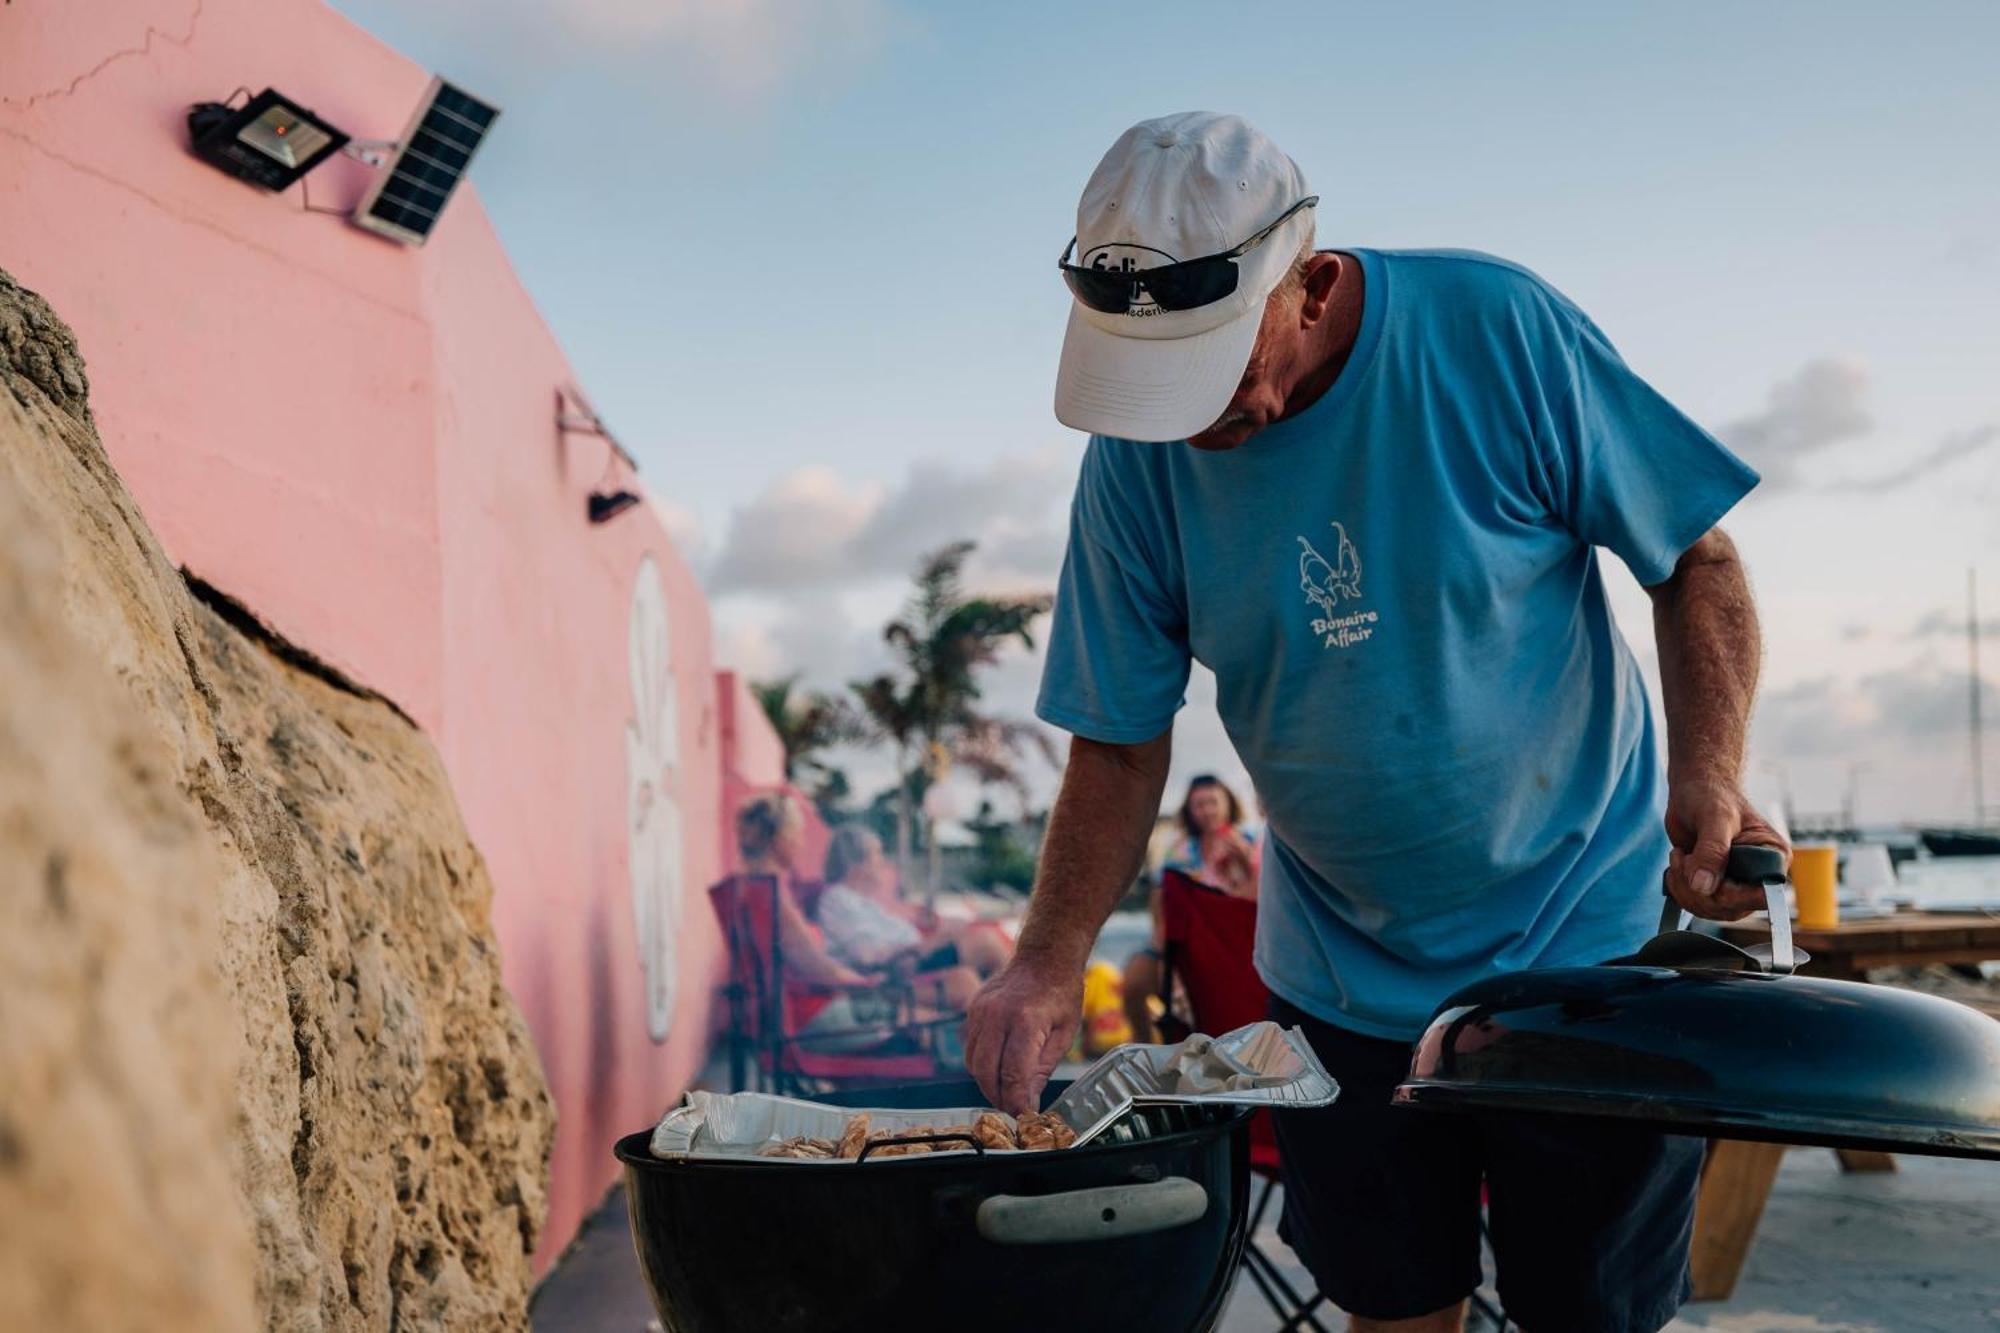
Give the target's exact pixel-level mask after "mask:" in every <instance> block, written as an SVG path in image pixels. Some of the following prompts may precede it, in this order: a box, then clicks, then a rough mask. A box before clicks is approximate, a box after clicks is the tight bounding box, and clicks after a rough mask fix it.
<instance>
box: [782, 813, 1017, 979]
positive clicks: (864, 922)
mask: <svg viewBox="0 0 2000 1333" xmlns="http://www.w3.org/2000/svg"><path fill="white" fill-rule="evenodd" d="M896 888H897V884H896V868H895V866H894V865H892V864H890V861H889V858H888V857H887V856H885V855H884V854H883V851H882V840H881V839H880V838H878V837H876V836H875V834H874V833H873V832H872V831H871V830H869V829H867V828H865V827H863V826H862V825H860V824H843V825H841V826H840V827H839V828H837V829H835V830H834V833H833V845H832V846H831V847H829V848H828V849H827V854H826V888H825V889H824V890H822V891H821V893H820V895H819V904H818V912H819V925H820V929H821V930H822V931H824V932H825V933H826V947H827V952H828V953H830V954H832V955H833V956H834V957H835V958H837V959H839V960H840V961H841V962H843V963H846V964H847V965H848V966H850V967H857V968H888V969H890V970H891V971H893V972H895V973H897V974H898V975H900V976H907V977H909V978H911V979H912V980H913V981H915V982H916V983H917V984H918V985H919V987H920V990H919V993H920V994H923V995H925V996H926V998H930V999H933V1000H935V1001H936V1002H937V1003H939V1004H942V1005H946V1006H948V1007H950V1008H953V1009H963V1008H964V1006H965V1004H966V1003H967V1002H968V1001H970V1000H971V998H972V993H973V991H975V990H977V989H978V988H979V983H980V982H981V981H984V980H985V979H986V978H987V977H990V976H992V975H993V974H994V973H995V972H998V971H999V970H1000V969H1001V968H1002V967H1004V966H1005V965H1006V963H1007V959H1008V958H1009V957H1010V956H1011V955H1012V954H1013V945H1012V943H1011V942H1009V940H1008V939H1007V936H1006V935H1005V933H1004V932H1002V931H1001V930H1000V929H999V928H998V927H997V926H993V925H991V924H989V923H978V922H957V921H945V920H943V919H941V918H939V917H938V915H937V914H936V913H935V912H933V911H931V910H930V909H929V908H922V907H913V906H911V905H910V904H908V903H905V902H904V901H903V900H902V898H901V897H900V896H899V895H898V894H897V892H896ZM933 988H934V989H933Z"/></svg>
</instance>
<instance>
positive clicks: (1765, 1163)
mask: <svg viewBox="0 0 2000 1333" xmlns="http://www.w3.org/2000/svg"><path fill="white" fill-rule="evenodd" d="M1722 937H1723V938H1724V939H1726V940H1728V941H1729V942H1730V943H1731V944H1763V943H1768V942H1769V940H1770V938H1771V925H1770V923H1769V922H1768V921H1764V920H1760V919H1751V920H1748V921H1739V922H1736V923H1734V924H1732V925H1726V926H1724V927H1723V928H1722ZM1792 940H1793V942H1794V943H1795V944H1796V945H1797V946H1798V947H1799V948H1801V949H1803V950H1805V951H1806V952H1807V953H1808V954H1811V955H1812V957H1811V959H1810V960H1809V961H1808V962H1807V963H1806V965H1805V966H1804V967H1802V968H1800V969H1799V970H1800V972H1802V973H1803V974H1805V975H1807V976H1816V977H1835V978H1838V979H1840V980H1842V981H1866V980H1867V979H1868V972H1869V969H1871V968H1877V967H1922V966H1924V965H1926V964H1930V963H1980V962H1985V961H1987V960H1988V959H1993V958H2000V915H1997V916H1983V915H1976V914H1963V915H1961V914H1957V913H1952V914H1945V913H1933V912H1898V913H1896V914H1895V915H1893V916H1878V917H1862V918H1857V919H1855V920H1851V921H1845V922H1842V923H1841V924H1840V925H1838V926H1836V927H1834V928H1833V929H1831V930H1810V929H1807V928H1805V927H1803V926H1794V927H1793V929H1792ZM1996 1007H1997V1008H2000V1006H1996ZM1995 1016H1996V1017H2000V1013H1996V1015H1995ZM1836 1151H1837V1152H1838V1153H1839V1155H1840V1165H1841V1169H1842V1170H1844V1171H1893V1170H1895V1169H1896V1159H1895V1158H1893V1157H1891V1156H1890V1155H1889V1154H1888V1153H1885V1152H1869V1151H1865V1150H1863V1149H1857V1148H1841V1149H1837V1150H1836ZM1784 1155H1785V1147H1784V1145H1783V1144H1777V1143H1749V1142H1744V1141H1741V1140H1737V1139H1711V1140H1709V1144H1708V1160H1707V1161H1706V1162H1704V1163H1703V1165H1702V1172H1701V1193H1700V1195H1699V1197H1698V1198H1697V1199H1696V1202H1695V1213H1694V1250H1693V1253H1692V1255H1691V1256H1690V1265H1691V1267H1692V1269H1693V1276H1694V1298H1695V1299H1696V1300H1698V1301H1719V1300H1727V1299H1728V1298H1729V1294H1730V1292H1732V1291H1734V1290H1735V1289H1736V1279H1737V1276H1738V1275H1739V1274H1740V1273H1741V1272H1742V1271H1743V1260H1744V1257H1745V1256H1746V1255H1748V1254H1749V1252H1750V1241H1751V1239H1752V1238H1753V1237H1754V1236H1755V1235H1756V1234H1757V1221H1758V1219H1759V1218H1761V1217H1762V1216H1763V1215H1764V1203H1765V1201H1766V1200H1767V1199H1768V1198H1769V1197H1770V1194H1771V1182H1772V1181H1774V1180H1775V1179H1776V1178H1777V1175H1778V1164H1779V1163H1780V1162H1781V1161H1783V1160H1784Z"/></svg>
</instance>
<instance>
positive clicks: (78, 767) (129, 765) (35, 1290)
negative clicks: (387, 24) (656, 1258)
mask: <svg viewBox="0 0 2000 1333" xmlns="http://www.w3.org/2000/svg"><path fill="white" fill-rule="evenodd" d="M490 895H491V885H490V883H489V881H488V879H487V876H486V871H485V867H484V865H483V863H482V862H481V860H480V857H479V854H478V852H477V850H476V849H475V848H474V847H473V846H472V844H471V842H470V840H469V839H468V837H467V835H466V831H465V828H464V825H463V823H462V822H461V820H460V818H459V815H458V811H457V808H456V805H455V803H454V801H453V799H452V795H451V789H450V787H449V784H448V783H447V781H446V778H445V774H444V770H443V767H442V765H441V763H440V762H439V759H438V756H437V754H436V752H435V750H434V749H433V747H432V746H431V744H430V742H429V741H428V740H427V739H426V738H425V737H424V736H423V734H422V733H421V732H419V731H418V730H417V729H416V728H415V727H414V726H413V725H412V724H411V723H410V722H409V720H408V719H407V718H405V717H404V716H403V715H402V714H401V713H399V712H398V711H397V710H396V709H395V708H394V707H393V706H392V705H391V704H390V703H388V702H387V701H385V700H383V699H381V698H379V697H377V696H375V695H373V694H371V693H369V692H368V691H367V690H365V689H362V688H360V687H358V686H356V685H355V684H353V683H352V682H349V681H345V680H343V679H341V678H340V677H339V676H338V675H337V674H336V673H334V672H332V671H331V670H328V669H327V668H325V667H323V666H321V665H320V664H318V663H316V662H314V661H313V660H312V659H311V658H310V657H309V656H308V655H306V654H304V653H302V652H300V651H298V650H297V649H295V648H293V647H291V646H289V645H287V644H284V643H282V642H280V641H279V640H278V639H276V638H275V637H274V636H273V635H271V634H270V633H269V632H267V631H266V630H265V629H264V628H263V627H262V626H261V625H259V623H258V622H257V621H256V619H255V618H254V615H253V614H252V613H251V612H250V611H248V610H245V609H244V608H241V607H238V606H235V605H233V604H232V603H230V602H229V601H228V600H227V599H226V598H225V597H223V596H222V595H221V594H219V593H217V592H215V591H214V590H212V589H208V588H205V587H203V586H202V585H200V584H199V583H197V582H194V581H192V580H190V579H188V578H186V577H184V576H183V574H182V573H181V572H180V571H178V570H177V569H175V567H174V566H173V564H172V563H171V562H170V561H169V560H168V558H167V556H166V554H165V553H164V552H163V551H162V550H161V548H160V546H159V544H158V542H157V541H155V540H154V538H153V536H152V534H151V532H150V531H149V529H148V528H147V526H146V523H145V520H144V519H143V517H142V516H141V515H140V514H139V512H138V510H137V508H136V506H135V505H134V503H133V501H132V497H131V496H130V495H129V494H127V493H126V491H125V489H124V487H123V485H122V484H121V483H120V481H119V479H118V476H117V474H116V473H115V471H114V470H113V469H112V467H111V465H110V462H109V460H108V459H107V457H106V455H105V453H104V450H103V447H102V445H101V444H100V443H99V441H98V439H97V434H96V430H95V427H94V425H93V424H92V421H91V417H90V412H89V407H88V386H87V383H86V380H85V376H84V371H83V364H82V361H81V358H80V357H79V355H78V352H77V348H76V345H75V342H74V339H73V338H72V337H71V335H70V333H69V330H68V329H67V328H66V327H65V326H64V325H63V324H62V323H61V321H60V320H58V319H57V318H56V317H55V316H54V314H53V313H52V312H51V311H50V310H49V308H48V307H47V305H46V304H44V303H43V302H42V301H41V300H40V298H38V297H36V296H35V295H34V294H33V293H30V292H27V291H25V290H24V289H22V288H21V287H19V286H18V285H17V284H15V283H14V282H13V281H12V280H11V279H10V278H8V277H7V276H6V275H5V274H4V273H0V1328H10V1329H11V1328H23V1329H27V1328H33V1329H37V1330H70V1329H76V1330H90V1331H91V1333H99V1330H119V1329H147V1330H180V1329H187V1330H201V1333H233V1331H234V1330H238V1329H255V1328H265V1329H272V1330H285V1331H286V1333H330V1331H331V1330H350V1329H352V1330H361V1329H369V1330H374V1329H382V1330H387V1329H390V1328H395V1329H399V1330H410V1329H438V1330H457V1329H466V1330H471V1329H482V1330H483V1329H504V1328H525V1327H526V1323H527V1316H526V1306H527V1296H528V1288H529V1280H530V1272H529V1264H528V1255H529V1253H530V1251H531V1250H532V1249H533V1245H534V1241H535V1237H536V1232H537V1230H538V1228H539V1226H540V1223H541V1219H542V1216H543V1208H544V1199H545V1195H546V1184H547V1161H548V1151H549V1145H550V1141H551V1138H552V1133H553V1125H554V1112H553V1108H552V1105H551V1102H550V1099H549V1096H548V1093H547V1089H546V1086H545V1084H544V1082H543V1078H542V1073H541V1067H540V1064H539V1062H538V1060H537V1058H536V1055H535V1051H534V1048H533V1046H532V1045H531V1044H530V1041H529V1038H528V1033H527V1029H526V1027H525V1025H524V1024H523V1023H522V1021H521V1018H520V1014H519V1012H518V1011H517V1010H516V1008H515V1006H514V1004H513V1001H512V1000H511V999H510V998H509V996H508V994H507V992H506V990H505V989H504V987H503V986H502V984H501V979H500V965H499V958H498V955H497V953H496V949H495V944H494V938H493V933H492V929H491V926H490V924H489V920H488V907H489V900H490Z"/></svg>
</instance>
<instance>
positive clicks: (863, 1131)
mask: <svg viewBox="0 0 2000 1333" xmlns="http://www.w3.org/2000/svg"><path fill="white" fill-rule="evenodd" d="M866 1142H868V1113H867V1112H866V1111H863V1112H861V1113H860V1114H859V1115H852V1116H849V1117H848V1118H847V1128H846V1129H844V1130H842V1131H841V1133H840V1146H839V1148H838V1149H837V1151H838V1153H839V1155H840V1156H842V1157H859V1156H860V1155H861V1145H862V1144H864V1143H866Z"/></svg>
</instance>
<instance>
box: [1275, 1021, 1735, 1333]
mask: <svg viewBox="0 0 2000 1333" xmlns="http://www.w3.org/2000/svg"><path fill="white" fill-rule="evenodd" d="M1271 1016H1272V1017H1273V1018H1275V1019H1277V1020H1278V1021H1279V1022H1280V1023H1283V1024H1285V1025H1286V1026H1287V1027H1291V1026H1297V1027H1300V1028H1303V1029H1304V1030H1305V1033H1306V1035H1307V1037H1308V1038H1309V1039H1310V1040H1311V1042H1312V1044H1313V1049H1314V1050H1315V1051H1317V1052H1318V1053H1319V1058H1320V1060H1321V1061H1322V1062H1323V1063H1324V1064H1325V1065H1326V1068H1327V1072H1328V1073H1330V1074H1332V1075H1333V1077H1334V1079H1335V1081H1336V1082H1338V1083H1339V1084H1340V1098H1339V1100H1337V1101H1336V1102H1335V1103H1334V1104H1333V1105H1332V1106H1329V1107H1326V1108H1325V1109H1323V1110H1317V1111H1279V1112H1277V1113H1276V1121H1277V1130H1278V1147H1279V1150H1280V1151H1281V1152H1282V1153H1283V1155H1284V1172H1285V1175H1284V1179H1285V1216H1284V1221H1283V1223H1282V1225H1281V1230H1280V1234H1282V1235H1283V1237H1284V1239H1285V1241H1286V1243H1287V1244H1289V1245H1290V1246H1291V1247H1292V1248H1293V1249H1294V1250H1296V1251H1297V1252H1298V1255H1299V1258H1300V1259H1301V1260H1302V1261H1303V1262H1304V1263H1305V1265H1306V1267H1307V1269H1309V1270H1310V1271H1311V1272H1312V1275H1313V1277H1314V1278H1315V1279H1316V1280H1317V1281H1318V1282H1319V1285H1320V1290H1321V1291H1323V1292H1325V1293H1326V1296H1327V1298H1328V1299H1329V1300H1331V1301H1332V1302H1334V1304H1336V1305H1338V1306H1340V1308H1341V1309H1343V1310H1345V1311H1347V1312H1348V1313H1349V1314H1355V1315H1361V1316H1363V1317H1365V1318H1372V1319H1410V1318H1414V1317H1416V1316H1418V1315H1422V1314H1428V1313H1430V1312H1431V1311H1433V1310H1442V1309H1444V1308H1445V1307H1447V1306H1449V1305H1453V1304H1455V1303H1456V1302H1458V1301H1460V1300H1462V1299H1463V1298H1464V1297H1465V1296H1467V1295H1468V1294H1470V1293H1471V1292H1472V1290H1473V1289H1474V1288H1475V1287H1477V1286H1478V1285H1479V1280H1480V1254H1479V1218H1480V1192H1481V1185H1482V1184H1483V1185H1484V1186H1485V1195H1486V1210H1487V1220H1488V1224H1489V1227H1490V1231H1491V1239H1492V1245H1493V1254H1494V1260H1495V1263H1496V1266H1497V1268H1498V1271H1499V1283H1498V1285H1499V1293H1500V1303H1501V1304H1502V1305H1503V1306H1505V1307H1506V1310H1507V1315H1508V1317H1509V1318H1511V1319H1512V1320H1513V1321H1514V1322H1515V1323H1517V1324H1520V1325H1521V1326H1522V1327H1524V1328H1526V1329H1529V1330H1532V1333H1655V1330H1657V1329H1659V1328H1660V1327H1661V1326H1663V1325H1664V1324H1666V1323H1667V1321H1668V1320H1670V1319H1672V1318H1673V1316H1674V1311H1676V1310H1677V1309H1679V1308H1680V1305H1681V1302H1683V1301H1685V1300H1686V1299H1687V1297H1688V1275H1687V1260H1688V1242H1689V1240H1690V1238H1691V1237H1692V1235H1693V1231H1694V1197H1695V1187H1696V1185H1697V1184H1698V1182H1699V1179H1700V1175H1701V1157H1702V1141H1701V1140H1700V1139H1692V1138H1685V1137H1682V1136H1678V1135H1667V1134H1659V1133H1655V1132H1653V1131H1651V1130H1647V1129H1643V1128H1639V1127H1636V1126H1632V1125H1624V1124H1618V1123H1615V1122H1604V1121H1590V1120H1569V1119H1561V1118H1556V1117H1536V1116H1500V1115H1492V1116H1486V1115H1453V1114H1447V1113H1443V1112H1437V1111H1420V1110H1414V1109H1410V1108H1407V1107H1395V1106H1391V1105H1390V1104H1389V1094H1390V1092H1391V1090H1393V1089H1394V1088H1395V1086H1396V1084H1398V1083H1400V1082H1401V1081H1402V1080H1403V1078H1404V1076H1405V1075H1406V1074H1408V1072H1409V1067H1410V1050H1409V1047H1408V1046H1407V1045H1405V1044H1404V1043H1401V1042H1394V1041H1382V1040H1379V1039H1377V1038H1374V1037H1363V1036H1360V1035H1358V1034H1356V1033H1352V1032H1348V1031H1347V1030H1345V1029H1343V1028H1337V1027H1334V1026H1333V1025H1332V1024H1330V1023H1323V1022H1321V1021H1320V1020H1318V1019H1316V1018H1312V1017H1310V1016H1308V1015H1307V1014H1304V1013H1302V1012H1301V1011H1299V1010H1298V1009H1297V1008H1295V1007H1293V1006H1292V1005H1290V1004H1287V1003H1286V1002H1285V1001H1283V1000H1280V999H1278V998H1276V997H1275V996H1274V997H1272V1000H1271Z"/></svg>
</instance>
